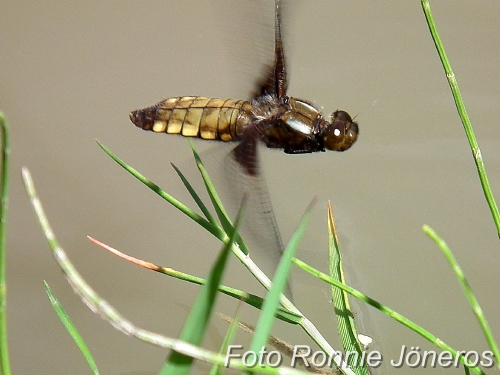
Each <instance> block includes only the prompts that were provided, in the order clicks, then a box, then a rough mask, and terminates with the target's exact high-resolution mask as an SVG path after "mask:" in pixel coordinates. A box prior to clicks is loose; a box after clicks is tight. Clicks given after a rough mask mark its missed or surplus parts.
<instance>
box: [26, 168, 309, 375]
mask: <svg viewBox="0 0 500 375" xmlns="http://www.w3.org/2000/svg"><path fill="white" fill-rule="evenodd" d="M23 180H24V184H25V187H26V191H27V193H28V196H29V197H30V199H31V203H32V205H33V208H34V209H35V213H36V215H37V217H38V221H39V222H40V225H41V226H42V229H43V232H44V234H45V237H46V239H47V242H48V243H49V246H50V249H51V251H52V253H53V255H54V258H55V260H56V261H57V263H58V264H59V267H60V268H61V270H62V271H63V272H64V274H65V276H66V277H67V279H68V282H69V284H70V285H71V287H72V288H73V289H74V291H75V292H76V293H77V294H78V296H80V298H81V299H82V301H83V302H84V303H85V305H86V306H87V307H88V308H89V309H91V310H92V311H93V312H95V313H97V314H98V315H99V316H100V317H102V318H103V319H105V320H106V321H108V322H109V323H110V324H111V325H112V326H113V327H114V328H116V329H117V330H119V331H121V332H123V333H125V334H126V335H129V336H133V337H135V338H137V339H139V340H141V341H144V342H147V343H149V344H152V345H156V346H158V347H161V348H165V349H171V350H174V351H176V352H179V353H182V354H184V355H187V356H190V357H193V358H196V359H198V360H201V361H205V362H209V363H212V364H220V365H224V366H225V365H226V356H225V355H221V354H219V353H214V352H211V351H208V350H205V349H202V348H200V347H197V346H195V345H192V344H190V343H187V342H185V341H182V340H178V339H172V338H169V337H165V336H163V335H160V334H158V333H155V332H150V331H147V330H145V329H142V328H139V327H137V326H135V325H134V324H133V323H132V322H130V321H129V320H127V319H125V318H124V317H123V316H122V315H121V314H120V313H119V312H118V311H117V310H116V309H115V308H114V307H113V306H112V305H111V304H109V303H108V302H107V301H105V300H104V299H102V298H101V296H100V295H99V294H97V293H96V292H95V291H94V290H93V289H92V288H91V287H90V285H89V284H88V283H87V282H86V281H85V280H84V279H83V278H82V277H81V276H80V274H79V273H78V271H77V270H76V268H75V267H74V266H73V264H72V263H71V261H70V259H69V258H68V256H67V255H66V253H65V252H64V250H63V249H62V248H61V247H60V246H59V244H58V242H57V239H56V237H55V235H54V232H53V231H52V229H51V227H50V224H49V222H48V220H47V217H46V216H45V213H44V211H43V207H42V204H41V202H40V200H39V199H38V197H37V195H36V191H35V188H34V185H33V181H32V179H31V175H30V173H29V171H28V170H27V169H25V168H24V169H23ZM229 366H230V367H231V368H233V369H237V370H240V371H243V370H246V369H247V367H246V366H245V364H244V363H243V362H242V361H241V360H234V361H231V363H230V364H229ZM261 372H262V373H263V374H272V375H278V374H284V373H286V374H290V375H307V373H305V372H302V371H296V370H293V369H288V370H286V372H285V371H283V369H272V368H266V369H263V370H262V371H261Z"/></svg>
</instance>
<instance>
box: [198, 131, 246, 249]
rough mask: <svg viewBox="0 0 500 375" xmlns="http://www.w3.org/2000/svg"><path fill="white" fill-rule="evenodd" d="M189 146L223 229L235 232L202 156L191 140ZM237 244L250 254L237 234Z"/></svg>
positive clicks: (227, 231)
mask: <svg viewBox="0 0 500 375" xmlns="http://www.w3.org/2000/svg"><path fill="white" fill-rule="evenodd" d="M189 145H190V146H191V150H192V151H193V155H194V159H195V161H196V166H197V167H198V170H199V171H200V174H201V177H202V179H203V182H204V184H205V188H206V189H207V193H208V196H209V197H210V200H211V201H212V205H213V207H214V209H215V212H216V213H217V216H218V218H219V221H220V223H221V225H222V228H224V230H225V231H226V233H231V232H232V230H233V224H232V223H231V219H230V218H229V215H228V214H227V212H226V209H225V208H224V206H223V204H222V201H221V200H220V197H219V195H218V194H217V191H216V190H215V186H214V184H213V183H212V180H211V179H210V176H209V175H208V172H207V170H206V169H205V166H204V165H203V162H202V161H201V158H200V155H198V152H197V151H196V148H195V146H194V143H193V142H192V141H191V140H189ZM235 242H236V243H237V244H238V245H239V247H240V249H241V251H243V253H245V254H248V247H247V246H246V244H245V241H243V239H242V238H241V236H240V235H239V233H236V239H235Z"/></svg>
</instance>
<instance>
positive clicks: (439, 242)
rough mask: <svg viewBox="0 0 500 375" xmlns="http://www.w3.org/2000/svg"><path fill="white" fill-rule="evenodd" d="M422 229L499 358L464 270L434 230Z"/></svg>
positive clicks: (488, 327) (495, 344) (494, 342)
mask: <svg viewBox="0 0 500 375" xmlns="http://www.w3.org/2000/svg"><path fill="white" fill-rule="evenodd" d="M422 229H423V231H424V232H425V234H427V235H428V236H429V237H430V238H431V239H432V240H433V241H434V242H435V243H436V245H438V247H439V249H440V250H441V252H442V253H443V255H444V256H445V257H446V260H447V261H448V263H450V266H451V268H452V269H453V272H455V275H456V277H457V279H458V281H459V283H460V286H461V287H462V289H463V291H464V294H465V295H466V297H467V299H468V300H469V304H470V306H471V308H472V311H473V312H474V315H475V316H476V319H477V321H478V322H479V325H480V326H481V329H482V330H483V334H484V337H485V338H486V341H487V342H488V345H489V347H490V349H491V351H492V352H493V354H494V356H495V358H497V359H498V358H500V351H499V350H498V345H497V343H496V341H495V338H494V337H493V334H492V332H491V329H490V325H489V324H488V321H487V320H486V317H485V316H484V314H483V309H482V308H481V306H479V302H478V300H477V299H476V296H475V295H474V293H473V292H472V289H471V288H470V286H469V283H468V282H467V279H466V278H465V275H464V272H463V271H462V268H461V267H460V265H459V264H458V262H457V260H456V259H455V257H454V256H453V253H452V252H451V250H450V248H449V247H448V245H447V244H446V242H444V241H443V239H441V237H439V236H438V235H437V233H436V232H434V230H433V229H432V228H431V227H429V226H428V225H424V226H423V227H422ZM497 367H498V368H499V369H500V363H498V362H497Z"/></svg>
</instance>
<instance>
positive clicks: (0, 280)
mask: <svg viewBox="0 0 500 375" xmlns="http://www.w3.org/2000/svg"><path fill="white" fill-rule="evenodd" d="M0 129H1V130H0V131H1V132H2V172H1V173H2V174H1V181H0V189H2V190H1V202H0V370H1V371H0V372H1V373H2V374H4V375H10V360H9V350H8V348H9V346H8V341H7V283H6V279H5V267H6V266H5V252H6V248H5V230H6V224H7V201H8V185H9V155H10V139H9V125H8V123H7V120H6V118H5V116H4V115H3V113H2V112H0Z"/></svg>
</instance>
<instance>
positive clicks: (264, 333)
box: [250, 204, 312, 358]
mask: <svg viewBox="0 0 500 375" xmlns="http://www.w3.org/2000/svg"><path fill="white" fill-rule="evenodd" d="M311 213H312V204H311V205H309V207H308V208H307V210H306V212H305V214H304V217H303V218H302V220H301V222H300V224H299V227H298V229H297V231H296V232H295V233H294V235H293V236H292V238H291V239H290V242H289V243H288V245H287V247H286V249H285V251H284V252H283V255H282V256H281V260H280V263H279V264H278V268H277V269H276V272H275V274H274V277H273V285H272V287H271V289H270V290H269V293H268V294H267V296H266V298H265V300H264V306H262V312H261V314H260V316H259V319H258V321H257V325H256V330H255V335H254V337H253V340H252V343H251V345H250V351H251V352H253V353H259V351H260V350H261V348H262V347H264V346H265V345H266V343H267V339H268V337H269V335H270V334H271V329H272V326H273V323H274V315H275V313H276V310H277V309H278V306H279V303H280V296H281V294H282V292H283V290H285V287H286V285H287V282H288V275H289V273H290V268H291V266H292V258H293V256H294V254H295V252H296V251H297V248H298V246H299V242H300V240H301V238H302V236H303V235H304V232H305V230H306V228H307V224H308V223H309V220H310V218H311ZM257 358H258V356H257Z"/></svg>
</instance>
